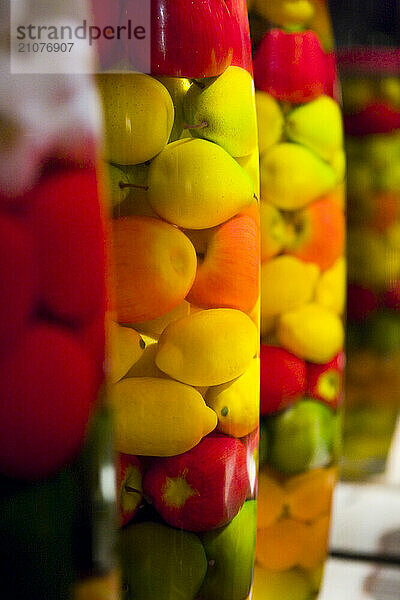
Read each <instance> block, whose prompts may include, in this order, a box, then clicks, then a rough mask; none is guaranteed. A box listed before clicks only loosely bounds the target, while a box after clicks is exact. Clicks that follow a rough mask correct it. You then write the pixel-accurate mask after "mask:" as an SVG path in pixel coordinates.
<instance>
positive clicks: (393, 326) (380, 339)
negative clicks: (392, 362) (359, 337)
mask: <svg viewBox="0 0 400 600" xmlns="http://www.w3.org/2000/svg"><path fill="white" fill-rule="evenodd" d="M364 342H365V344H366V346H368V348H371V349H372V350H374V351H375V352H376V353H377V354H380V355H383V356H390V355H392V354H394V353H395V352H397V351H398V350H399V349H400V316H399V315H398V314H396V313H394V312H393V313H392V312H389V311H387V312H383V311H382V312H379V313H376V314H375V315H373V316H372V317H371V318H370V319H368V321H367V323H366V326H365V332H364Z"/></svg>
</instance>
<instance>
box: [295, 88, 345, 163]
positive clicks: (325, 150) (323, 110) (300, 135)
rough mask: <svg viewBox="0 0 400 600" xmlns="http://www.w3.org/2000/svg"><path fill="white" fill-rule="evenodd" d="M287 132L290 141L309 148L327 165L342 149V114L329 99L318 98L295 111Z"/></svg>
mask: <svg viewBox="0 0 400 600" xmlns="http://www.w3.org/2000/svg"><path fill="white" fill-rule="evenodd" d="M285 131H286V134H287V136H288V137H289V139H290V140H292V141H294V142H298V143H299V144H303V145H304V146H307V148H309V149H310V150H313V152H315V153H316V154H318V156H320V157H321V158H323V159H324V160H326V161H328V162H330V161H332V160H333V158H334V156H335V154H336V152H338V151H339V150H341V149H342V147H343V126H342V113H341V110H340V107H339V105H338V103H337V102H335V100H333V99H332V98H331V97H330V96H325V95H322V96H318V98H316V99H315V100H312V101H311V102H308V103H307V104H301V105H300V106H298V107H297V108H295V109H294V110H292V112H291V113H290V114H289V115H288V116H287V118H286V126H285Z"/></svg>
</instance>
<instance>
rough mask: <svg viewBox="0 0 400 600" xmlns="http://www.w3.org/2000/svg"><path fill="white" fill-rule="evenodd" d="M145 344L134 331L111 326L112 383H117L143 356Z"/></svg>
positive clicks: (115, 324) (116, 325) (114, 325)
mask: <svg viewBox="0 0 400 600" xmlns="http://www.w3.org/2000/svg"><path fill="white" fill-rule="evenodd" d="M144 347H145V343H144V341H143V340H142V338H141V337H140V335H139V334H138V332H137V331H135V330H134V329H129V328H128V327H121V326H120V325H118V324H117V323H112V325H111V359H110V371H111V372H110V381H111V383H116V382H117V381H119V380H120V379H121V378H122V377H123V376H124V375H126V373H127V372H128V371H129V369H130V368H131V366H132V365H133V364H135V363H136V362H137V361H138V360H139V359H140V357H141V356H142V354H143V351H144Z"/></svg>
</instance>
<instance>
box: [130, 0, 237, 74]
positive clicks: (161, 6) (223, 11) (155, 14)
mask: <svg viewBox="0 0 400 600" xmlns="http://www.w3.org/2000/svg"><path fill="white" fill-rule="evenodd" d="M133 4H134V0H123V3H122V6H123V11H122V14H124V15H125V16H126V19H129V18H130V13H131V7H132V6H133ZM234 37H235V33H234V31H233V23H232V18H231V15H230V12H229V9H228V7H227V6H226V3H225V2H221V0H196V2H191V1H190V2H188V1H187V0H174V1H173V2H171V1H169V0H151V74H152V75H162V76H167V77H188V78H202V77H215V76H217V75H220V74H221V73H223V72H224V71H225V69H226V68H227V67H228V66H229V65H230V63H231V61H232V55H233V40H234ZM126 46H127V53H128V56H130V58H131V59H132V60H133V61H134V54H133V47H131V46H130V44H129V41H128V42H127V44H126ZM131 53H132V55H131Z"/></svg>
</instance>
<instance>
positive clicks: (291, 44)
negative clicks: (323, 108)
mask: <svg viewBox="0 0 400 600" xmlns="http://www.w3.org/2000/svg"><path fill="white" fill-rule="evenodd" d="M254 75H255V83H256V87H257V88H258V89H260V90H263V91H264V92H268V93H269V94H271V95H272V96H274V98H276V99H277V100H282V101H285V102H293V103H295V104H296V103H303V102H309V101H310V100H312V99H313V98H316V97H317V96H320V95H321V94H324V93H325V89H326V87H327V85H328V81H329V79H331V76H329V73H328V68H327V60H326V55H325V52H324V50H323V48H322V46H321V44H320V41H319V39H318V37H317V35H316V34H315V33H314V32H313V31H301V32H295V33H288V32H285V31H282V30H281V29H271V30H270V31H269V32H268V33H267V34H266V35H265V36H264V38H263V39H262V41H261V44H260V46H259V48H258V50H257V52H256V55H255V58H254Z"/></svg>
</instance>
